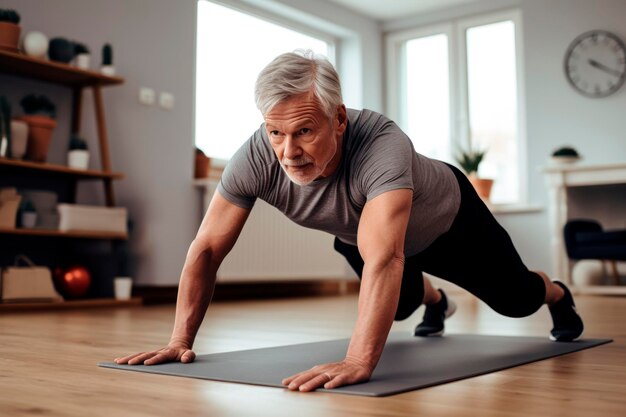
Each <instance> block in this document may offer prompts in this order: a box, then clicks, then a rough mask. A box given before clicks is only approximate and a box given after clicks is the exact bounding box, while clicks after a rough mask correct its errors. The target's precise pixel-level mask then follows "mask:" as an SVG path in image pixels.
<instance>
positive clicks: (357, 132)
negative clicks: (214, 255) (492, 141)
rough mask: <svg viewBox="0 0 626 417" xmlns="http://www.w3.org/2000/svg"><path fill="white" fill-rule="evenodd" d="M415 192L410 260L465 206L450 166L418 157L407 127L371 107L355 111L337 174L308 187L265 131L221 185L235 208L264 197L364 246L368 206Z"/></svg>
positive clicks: (306, 222)
mask: <svg viewBox="0 0 626 417" xmlns="http://www.w3.org/2000/svg"><path fill="white" fill-rule="evenodd" d="M402 188H404V189H407V188H408V189H411V190H413V207H412V210H411V216H410V219H409V224H408V228H407V233H406V240H405V250H404V252H405V256H411V255H415V254H417V253H418V252H421V251H422V250H424V249H426V248H427V247H428V245H430V244H431V243H432V242H433V241H434V240H435V239H436V238H437V237H439V236H440V235H441V234H443V233H445V232H446V231H448V229H449V228H450V226H451V225H452V221H453V220H454V217H455V216H456V213H457V212H458V209H459V204H460V200H461V197H460V191H459V185H458V182H457V180H456V177H455V176H454V174H453V172H452V171H451V170H450V168H449V167H448V166H446V165H445V164H444V163H443V162H441V161H437V160H434V159H429V158H427V157H425V156H423V155H420V154H418V153H417V152H415V150H414V149H413V144H412V143H411V141H410V140H409V138H408V137H407V136H406V135H405V134H404V132H402V130H401V129H400V128H399V127H398V126H397V125H396V124H395V123H394V122H392V121H391V120H389V119H387V118H386V117H385V116H383V115H381V114H379V113H376V112H373V111H370V110H353V109H348V126H347V129H346V131H345V133H344V137H343V154H342V158H341V163H340V164H339V166H338V168H337V170H336V171H335V172H334V173H333V174H332V175H330V176H329V177H326V178H320V179H317V180H315V181H313V182H312V183H311V184H308V185H305V186H300V185H297V184H295V183H293V182H292V181H291V180H290V179H289V177H288V176H287V174H285V172H284V171H283V169H282V168H281V166H280V163H279V161H278V159H277V158H276V154H275V153H274V151H273V149H272V147H271V145H270V143H269V140H268V137H267V133H266V131H265V126H264V125H261V127H260V128H259V129H258V130H257V131H256V132H255V133H254V134H253V135H252V137H250V139H248V141H246V142H245V143H244V144H243V146H242V147H241V148H240V149H239V150H238V151H237V153H235V155H234V156H233V158H232V159H231V160H230V162H229V163H228V165H227V167H226V169H225V170H224V174H223V175H222V179H221V181H220V183H219V185H218V188H217V189H218V191H219V193H220V194H221V195H222V196H223V197H224V198H226V199H227V200H228V201H230V202H231V203H233V204H235V205H237V206H239V207H242V208H246V209H250V208H252V206H253V205H254V202H255V200H256V198H260V199H262V200H264V201H266V202H267V203H269V204H270V205H272V206H274V207H276V208H277V209H278V210H280V211H281V212H283V213H284V214H285V215H286V216H287V217H288V218H289V219H291V220H293V221H294V222H296V223H297V224H299V225H302V226H304V227H308V228H311V229H316V230H323V231H325V232H328V233H331V234H333V235H335V236H337V237H338V238H339V239H340V240H341V241H343V242H345V243H348V244H351V245H356V242H357V229H358V226H359V219H360V217H361V212H362V211H363V207H364V205H365V203H366V202H367V201H369V200H371V199H373V198H374V197H376V196H378V195H380V194H382V193H384V192H386V191H391V190H396V189H402Z"/></svg>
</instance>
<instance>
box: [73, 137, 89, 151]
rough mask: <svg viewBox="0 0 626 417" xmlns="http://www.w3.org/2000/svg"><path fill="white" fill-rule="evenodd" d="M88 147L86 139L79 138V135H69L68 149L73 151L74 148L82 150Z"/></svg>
mask: <svg viewBox="0 0 626 417" xmlns="http://www.w3.org/2000/svg"><path fill="white" fill-rule="evenodd" d="M87 149H88V146H87V141H86V140H85V139H83V138H81V137H80V136H78V135H76V134H73V135H72V136H71V137H70V145H69V150H70V151H75V150H84V151H86V150H87Z"/></svg>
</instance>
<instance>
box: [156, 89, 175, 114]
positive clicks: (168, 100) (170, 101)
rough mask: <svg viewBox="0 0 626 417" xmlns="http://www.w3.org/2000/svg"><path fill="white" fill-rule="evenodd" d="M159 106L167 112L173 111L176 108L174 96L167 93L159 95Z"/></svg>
mask: <svg viewBox="0 0 626 417" xmlns="http://www.w3.org/2000/svg"><path fill="white" fill-rule="evenodd" d="M159 106H161V108H163V109H165V110H172V109H173V108H174V94H172V93H167V92H165V91H164V92H162V93H161V94H159Z"/></svg>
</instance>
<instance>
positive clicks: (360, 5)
mask: <svg viewBox="0 0 626 417" xmlns="http://www.w3.org/2000/svg"><path fill="white" fill-rule="evenodd" d="M328 1H330V2H332V3H336V4H339V5H341V6H343V7H345V8H347V9H350V10H352V11H355V12H357V13H360V14H363V15H365V16H368V17H370V18H372V19H375V20H389V19H397V18H400V17H406V16H410V15H417V14H420V13H427V12H433V11H435V10H440V9H447V8H449V7H452V6H458V5H460V4H467V3H473V2H475V1H477V0H328Z"/></svg>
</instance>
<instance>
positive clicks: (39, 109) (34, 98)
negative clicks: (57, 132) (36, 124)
mask: <svg viewBox="0 0 626 417" xmlns="http://www.w3.org/2000/svg"><path fill="white" fill-rule="evenodd" d="M20 104H21V105H22V109H23V110H24V113H26V114H43V115H47V116H50V117H52V118H55V117H56V106H55V105H54V103H53V102H51V101H50V99H48V97H46V96H44V95H36V94H28V95H27V96H24V98H22V100H21V101H20Z"/></svg>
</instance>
